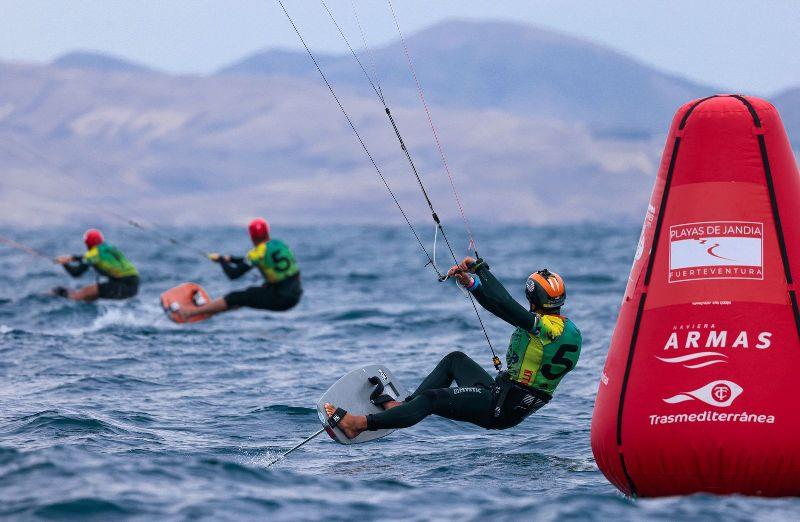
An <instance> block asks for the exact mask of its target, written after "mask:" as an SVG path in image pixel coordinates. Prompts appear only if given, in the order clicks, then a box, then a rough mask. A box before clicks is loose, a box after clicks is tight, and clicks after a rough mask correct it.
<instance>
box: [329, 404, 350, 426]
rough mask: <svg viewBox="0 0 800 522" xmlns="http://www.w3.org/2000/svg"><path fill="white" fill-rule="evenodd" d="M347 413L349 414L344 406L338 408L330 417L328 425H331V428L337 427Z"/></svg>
mask: <svg viewBox="0 0 800 522" xmlns="http://www.w3.org/2000/svg"><path fill="white" fill-rule="evenodd" d="M345 415H347V411H346V410H344V409H343V408H336V411H335V412H333V415H331V416H330V417H328V426H330V427H331V428H335V427H336V426H338V425H339V423H340V422H342V419H343V418H344V416H345Z"/></svg>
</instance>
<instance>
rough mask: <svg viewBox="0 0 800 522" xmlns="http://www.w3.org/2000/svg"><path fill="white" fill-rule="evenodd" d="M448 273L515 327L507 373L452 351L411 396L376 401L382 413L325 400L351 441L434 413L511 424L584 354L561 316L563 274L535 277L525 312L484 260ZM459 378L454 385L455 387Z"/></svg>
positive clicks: (491, 425)
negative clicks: (352, 411)
mask: <svg viewBox="0 0 800 522" xmlns="http://www.w3.org/2000/svg"><path fill="white" fill-rule="evenodd" d="M472 274H475V275H477V276H478V277H477V278H475V277H473V276H472ZM448 275H449V276H452V277H455V278H456V279H457V280H458V282H459V283H460V284H461V285H462V286H463V287H464V288H466V289H467V290H469V291H470V292H471V293H472V295H473V296H474V297H475V299H477V301H478V302H479V303H480V304H481V305H482V306H483V307H484V308H485V309H486V310H488V311H490V312H491V313H493V314H494V315H496V316H497V317H499V318H500V319H502V320H504V321H506V322H507V323H510V324H512V325H513V326H516V327H517V329H516V330H515V331H514V333H513V334H512V335H511V342H510V345H509V347H508V352H507V354H506V363H507V365H508V371H505V372H500V373H499V374H498V375H497V377H496V378H492V377H491V376H490V375H489V373H487V372H486V370H484V369H483V368H481V367H480V365H479V364H478V363H476V362H475V361H473V360H472V359H470V358H469V357H468V356H467V355H465V354H464V353H462V352H452V353H450V354H448V355H447V356H446V357H444V359H442V360H441V362H439V364H438V365H437V366H436V368H435V369H434V370H433V372H431V373H430V374H429V375H428V376H427V377H426V378H425V380H423V381H422V384H420V386H419V388H417V390H416V391H415V392H414V393H413V394H411V396H410V397H408V398H407V399H406V400H404V401H402V402H400V401H395V400H393V399H392V398H391V397H388V396H383V397H378V398H377V399H376V400H375V401H373V403H375V404H379V403H381V404H382V405H383V407H384V409H385V411H383V412H379V413H374V414H370V415H358V414H348V413H347V412H346V411H344V410H343V409H341V408H336V406H334V405H332V404H325V411H326V413H327V414H328V416H329V421H328V422H329V424H330V425H331V426H335V427H338V428H339V429H340V430H341V431H343V432H344V433H345V435H347V436H348V437H349V438H351V439H352V438H354V437H357V436H358V435H359V434H360V433H362V432H364V431H366V430H381V429H396V428H408V427H409V426H413V425H414V424H416V423H418V422H420V421H421V420H422V419H424V418H425V417H427V416H429V415H432V414H434V415H439V416H441V417H446V418H448V419H453V420H458V421H464V422H470V423H472V424H476V425H478V426H480V427H482V428H486V429H507V428H511V427H513V426H516V425H517V424H519V423H520V422H522V420H523V419H525V418H526V417H527V416H528V415H530V414H532V413H533V412H535V411H537V410H538V409H539V408H541V407H542V406H544V405H545V404H547V403H548V402H549V401H550V399H551V398H552V396H553V392H554V391H555V389H556V387H557V386H558V384H559V383H560V382H561V379H562V378H563V377H564V376H565V375H566V374H567V373H568V372H569V371H570V370H572V369H573V368H575V365H576V364H577V362H578V356H579V355H580V351H581V333H580V332H579V331H578V329H577V328H576V327H575V325H574V324H573V323H572V321H570V320H569V319H567V318H566V317H564V316H562V315H560V312H561V307H562V306H563V304H564V301H565V299H566V289H565V287H564V281H563V280H562V279H561V277H560V276H559V275H558V274H556V273H554V272H550V271H548V270H547V269H544V270H539V271H538V272H535V273H533V274H531V276H530V277H529V278H528V280H527V282H526V285H525V294H526V296H527V298H528V302H529V304H530V307H529V309H527V310H526V309H525V308H524V307H523V306H521V305H520V304H519V303H518V302H517V301H516V300H515V299H514V298H513V297H511V295H510V294H509V293H508V291H507V290H506V289H505V288H504V287H503V285H502V284H501V283H500V282H499V281H498V280H497V279H496V278H495V277H494V275H492V273H491V272H490V271H489V266H488V265H487V264H486V263H485V262H484V261H483V260H481V259H478V260H475V259H473V258H471V257H466V258H464V260H463V261H462V262H461V263H460V264H458V265H455V266H453V267H452V268H451V269H450V270H449V272H448ZM453 381H455V382H456V385H457V386H456V387H450V385H451V384H452V383H453Z"/></svg>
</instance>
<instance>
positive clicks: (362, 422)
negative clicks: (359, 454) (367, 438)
mask: <svg viewBox="0 0 800 522" xmlns="http://www.w3.org/2000/svg"><path fill="white" fill-rule="evenodd" d="M335 412H336V406H334V405H332V404H330V403H328V402H326V403H325V413H327V414H328V417H330V416H332V415H333V414H334V413H335ZM336 427H337V428H339V429H340V430H342V432H343V433H344V434H345V436H347V438H348V439H354V438H356V437H358V436H359V435H360V434H361V433H362V432H364V431H366V430H367V417H366V415H353V414H351V413H347V414H345V416H344V417H342V420H340V421H339V424H338V425H337V426H336Z"/></svg>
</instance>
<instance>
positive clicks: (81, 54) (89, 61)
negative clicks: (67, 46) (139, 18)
mask: <svg viewBox="0 0 800 522" xmlns="http://www.w3.org/2000/svg"><path fill="white" fill-rule="evenodd" d="M51 63H52V65H54V66H56V67H62V68H69V69H89V70H94V71H107V72H112V71H116V72H121V71H127V72H146V71H152V69H150V68H149V67H146V66H144V65H140V64H138V63H135V62H131V61H129V60H125V59H123V58H117V57H116V56H111V55H108V54H103V53H98V52H93V51H75V52H71V53H67V54H62V55H61V56H59V57H58V58H56V59H55V60H53V61H52V62H51Z"/></svg>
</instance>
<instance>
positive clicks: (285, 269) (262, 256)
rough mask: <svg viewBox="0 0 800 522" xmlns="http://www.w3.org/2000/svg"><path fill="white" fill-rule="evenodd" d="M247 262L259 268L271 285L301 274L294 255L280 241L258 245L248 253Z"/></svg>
mask: <svg viewBox="0 0 800 522" xmlns="http://www.w3.org/2000/svg"><path fill="white" fill-rule="evenodd" d="M247 262H248V263H250V264H251V265H253V266H254V267H256V268H258V269H259V270H260V271H261V275H263V276H264V279H266V280H267V281H268V282H269V283H280V282H281V281H283V280H284V279H288V278H290V277H292V276H295V275H297V274H298V273H299V272H300V268H299V267H298V266H297V261H296V260H295V258H294V254H293V253H292V251H291V250H289V247H288V246H287V245H286V243H284V242H283V241H281V240H279V239H272V240H270V241H267V242H265V243H261V244H260V245H257V246H256V247H255V248H253V249H252V250H251V251H250V252H248V253H247Z"/></svg>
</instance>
